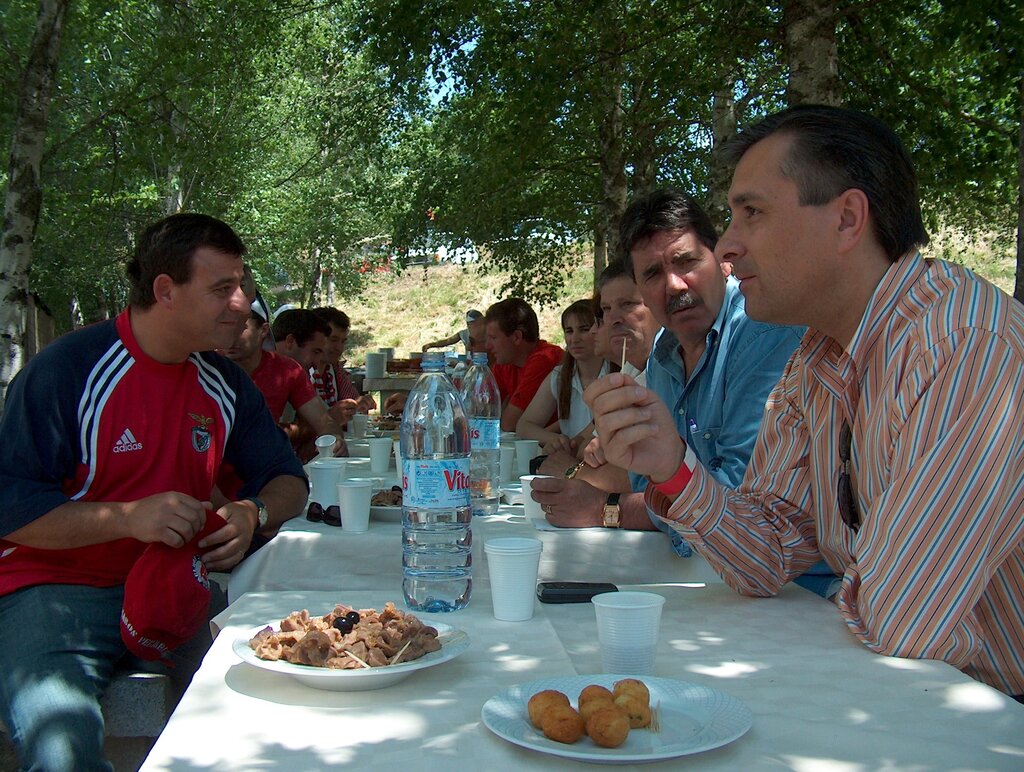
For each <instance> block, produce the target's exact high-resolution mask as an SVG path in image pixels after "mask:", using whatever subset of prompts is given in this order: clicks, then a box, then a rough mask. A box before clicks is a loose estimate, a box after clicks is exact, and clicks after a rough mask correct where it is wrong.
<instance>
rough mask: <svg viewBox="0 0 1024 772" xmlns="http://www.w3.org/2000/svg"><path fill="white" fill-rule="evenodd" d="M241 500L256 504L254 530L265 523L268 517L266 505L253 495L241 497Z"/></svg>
mask: <svg viewBox="0 0 1024 772" xmlns="http://www.w3.org/2000/svg"><path fill="white" fill-rule="evenodd" d="M242 501H251V502H252V503H253V504H255V505H256V521H257V522H256V530H257V531H258V530H259V529H260V528H262V527H263V526H265V525H266V524H267V520H268V519H269V515H268V514H267V506H266V505H265V504H264V503H263V502H262V501H260V500H259V499H258V498H256V497H255V496H248V497H247V498H244V499H242Z"/></svg>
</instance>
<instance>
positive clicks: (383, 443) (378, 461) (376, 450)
mask: <svg viewBox="0 0 1024 772" xmlns="http://www.w3.org/2000/svg"><path fill="white" fill-rule="evenodd" d="M367 442H369V443H370V471H371V472H373V473H374V474H383V473H384V472H386V471H388V467H390V466H391V449H392V447H394V443H395V441H394V440H393V439H391V438H390V437H371V438H370V439H369V440H367Z"/></svg>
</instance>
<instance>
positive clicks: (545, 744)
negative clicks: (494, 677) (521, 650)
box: [481, 675, 754, 764]
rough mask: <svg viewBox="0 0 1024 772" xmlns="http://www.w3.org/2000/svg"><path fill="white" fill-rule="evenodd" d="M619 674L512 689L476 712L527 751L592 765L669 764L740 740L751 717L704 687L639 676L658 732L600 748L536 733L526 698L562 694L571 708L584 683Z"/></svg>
mask: <svg viewBox="0 0 1024 772" xmlns="http://www.w3.org/2000/svg"><path fill="white" fill-rule="evenodd" d="M636 677H637V676H624V675H583V676H564V677H561V678H544V679H541V680H539V681H531V682H529V683H525V684H520V685H519V686H513V687H512V688H511V689H506V690H505V691H503V692H501V693H500V694H498V695H497V696H495V697H492V698H491V699H489V700H488V701H487V702H486V703H485V704H484V707H483V710H482V711H481V717H482V718H483V722H484V724H485V725H486V726H487V728H488V729H490V730H491V731H492V732H494V733H495V734H496V735H498V736H499V737H501V738H503V739H505V740H508V741H509V742H510V743H514V744H515V745H521V746H522V747H524V748H529V749H530V750H535V751H540V752H541V753H550V754H552V755H554V756H561V757H563V758H567V759H576V760H579V761H588V762H591V763H597V764H632V763H642V762H647V761H658V760H660V759H672V758H676V757H677V756H685V755H687V754H691V753H700V752H701V751H707V750H711V749H712V748H718V747H720V746H722V745H725V744H727V743H730V742H732V741H733V740H735V739H736V738H738V737H740V736H742V735H743V734H744V733H745V732H746V731H747V730H748V729H750V726H751V724H753V721H754V717H753V715H752V714H751V712H750V709H749V708H748V707H747V706H746V705H745V704H744V703H743V702H742V701H740V700H738V699H736V698H735V697H733V696H732V695H729V694H726V693H725V692H720V691H718V690H717V689H710V688H708V687H706V686H699V685H697V684H691V683H687V682H685V681H676V680H673V679H670V678H654V677H652V676H641V677H640V680H641V681H643V682H644V683H645V684H647V688H648V689H650V692H651V704H652V705H654V704H655V703H659V708H658V709H659V712H660V716H661V731H660V732H658V733H657V734H655V733H654V732H651V731H649V730H647V729H633V730H630V733H629V737H627V738H626V742H624V743H623V744H622V745H620V746H619V747H618V748H601V747H598V746H597V745H594V743H593V742H591V740H590V738H588V737H587V736H586V735H584V736H583V738H582V739H580V740H579V741H578V742H576V743H575V744H573V745H566V744H564V743H557V742H555V741H554V740H549V739H548V738H547V737H545V736H544V734H543V733H542V732H541V731H540V730H539V729H535V728H534V726H533V724H531V723H530V719H529V717H528V715H527V711H526V704H527V703H528V702H529V701H530V697H532V696H533V695H534V694H536V693H537V692H539V691H543V690H544V689H555V690H557V691H560V692H563V693H564V694H565V695H566V696H567V697H568V698H569V701H570V702H571V703H572V704H573V706H574V707H575V706H576V698H577V697H578V696H579V693H580V692H581V691H582V690H583V687H585V686H587V685H589V684H600V685H601V686H605V687H607V688H609V689H610V688H612V685H613V684H614V683H615V682H616V681H618V680H620V679H622V678H636Z"/></svg>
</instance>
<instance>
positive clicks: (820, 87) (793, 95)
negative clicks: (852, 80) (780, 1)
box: [782, 0, 842, 106]
mask: <svg viewBox="0 0 1024 772" xmlns="http://www.w3.org/2000/svg"><path fill="white" fill-rule="evenodd" d="M836 18H837V17H836V9H835V6H834V5H833V4H832V3H831V2H828V0H786V4H785V8H784V9H783V16H782V23H783V26H784V27H785V30H784V33H785V35H784V43H783V50H784V55H785V59H786V64H787V65H788V66H789V83H788V86H787V88H786V98H787V100H788V104H789V105H791V106H792V105H798V104H803V103H807V102H813V103H816V104H826V105H838V104H841V103H842V85H841V83H840V81H839V63H838V62H839V55H838V49H837V46H836Z"/></svg>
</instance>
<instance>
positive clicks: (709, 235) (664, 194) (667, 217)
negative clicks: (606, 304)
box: [618, 188, 718, 279]
mask: <svg viewBox="0 0 1024 772" xmlns="http://www.w3.org/2000/svg"><path fill="white" fill-rule="evenodd" d="M686 228H690V229H692V230H693V232H694V233H695V234H696V235H697V238H698V239H700V242H701V244H703V245H704V246H706V247H707V248H708V249H710V250H711V251H712V252H713V251H714V250H715V245H716V244H717V243H718V233H717V232H716V231H715V226H714V225H712V223H711V218H710V217H708V215H707V212H705V211H704V210H703V209H702V208H701V206H700V204H698V203H697V202H696V201H694V200H693V199H692V198H690V197H689V196H688V195H686V194H685V193H683V192H682V191H681V190H678V189H676V188H659V189H658V190H654V191H651V192H650V193H648V194H647V195H645V196H641V197H639V198H636V199H634V200H633V203H631V204H630V205H629V206H628V207H626V211H625V212H623V213H622V219H621V220H619V244H618V259H620V260H622V262H623V263H624V264H625V268H626V271H627V272H628V273H629V275H630V276H633V278H634V279H635V278H636V277H635V276H634V274H633V256H632V254H631V252H632V250H633V247H635V246H636V245H637V243H639V242H641V241H643V240H644V239H648V238H650V237H651V236H653V235H654V234H656V233H661V232H662V231H675V230H685V229H686Z"/></svg>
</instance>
